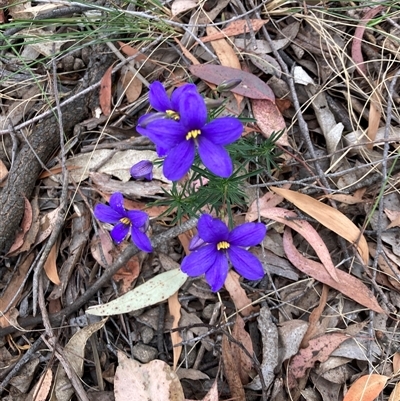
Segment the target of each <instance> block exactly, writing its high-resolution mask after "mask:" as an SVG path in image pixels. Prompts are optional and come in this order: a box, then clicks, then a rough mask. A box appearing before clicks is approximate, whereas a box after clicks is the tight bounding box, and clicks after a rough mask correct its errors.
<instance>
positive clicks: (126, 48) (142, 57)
mask: <svg viewBox="0 0 400 401" xmlns="http://www.w3.org/2000/svg"><path fill="white" fill-rule="evenodd" d="M118 44H119V45H120V46H121V49H120V50H121V52H122V53H124V54H126V55H127V56H128V57H132V56H134V55H136V54H137V56H136V58H135V60H137V61H145V60H146V59H147V57H146V56H145V55H144V54H142V53H140V52H139V50H136V49H134V48H133V47H131V46H129V45H127V44H125V43H124V42H118Z"/></svg>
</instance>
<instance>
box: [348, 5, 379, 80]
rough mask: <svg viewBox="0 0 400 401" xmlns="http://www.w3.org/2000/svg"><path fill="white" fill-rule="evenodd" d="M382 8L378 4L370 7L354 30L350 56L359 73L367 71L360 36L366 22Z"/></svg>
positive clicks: (362, 33) (362, 34)
mask: <svg viewBox="0 0 400 401" xmlns="http://www.w3.org/2000/svg"><path fill="white" fill-rule="evenodd" d="M383 8H384V7H383V6H378V7H375V8H371V9H370V10H369V11H367V12H366V13H365V15H364V17H363V18H362V19H361V22H360V24H359V25H358V27H357V28H356V30H355V32H354V36H353V43H352V45H351V57H352V59H353V61H354V63H355V64H356V66H357V68H358V71H359V72H360V73H361V74H365V73H366V72H367V69H366V67H365V64H364V57H363V55H362V51H361V43H362V38H363V36H364V31H365V26H366V24H367V22H368V21H369V20H370V19H371V18H373V17H374V16H375V15H376V14H378V13H379V12H381V11H382V10H383Z"/></svg>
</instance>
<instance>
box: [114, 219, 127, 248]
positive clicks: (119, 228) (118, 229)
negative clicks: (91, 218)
mask: <svg viewBox="0 0 400 401" xmlns="http://www.w3.org/2000/svg"><path fill="white" fill-rule="evenodd" d="M128 233H129V225H128V224H124V223H118V224H117V225H116V226H115V227H114V228H113V229H112V230H111V232H110V235H111V238H112V239H113V240H114V241H115V242H116V243H117V244H120V243H121V242H122V241H123V240H124V239H125V238H126V236H127V235H128Z"/></svg>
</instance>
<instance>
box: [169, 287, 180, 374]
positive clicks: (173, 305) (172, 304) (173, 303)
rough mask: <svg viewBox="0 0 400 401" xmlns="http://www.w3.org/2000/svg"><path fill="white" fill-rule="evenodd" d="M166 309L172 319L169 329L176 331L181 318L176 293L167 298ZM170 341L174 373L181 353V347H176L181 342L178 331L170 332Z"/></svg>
mask: <svg viewBox="0 0 400 401" xmlns="http://www.w3.org/2000/svg"><path fill="white" fill-rule="evenodd" d="M168 308H169V314H170V315H171V316H172V317H173V321H172V327H171V329H176V328H178V327H179V320H180V318H181V303H180V302H179V300H178V291H177V292H175V294H174V295H171V296H170V297H169V298H168ZM171 341H172V347H173V348H172V353H173V356H174V361H173V365H172V369H173V370H175V371H176V367H177V366H178V361H179V357H180V356H181V352H182V345H179V346H177V344H179V343H181V342H182V336H181V333H180V331H171Z"/></svg>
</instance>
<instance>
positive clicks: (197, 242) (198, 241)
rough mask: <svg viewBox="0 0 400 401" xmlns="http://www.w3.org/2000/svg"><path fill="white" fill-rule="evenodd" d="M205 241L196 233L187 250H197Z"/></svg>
mask: <svg viewBox="0 0 400 401" xmlns="http://www.w3.org/2000/svg"><path fill="white" fill-rule="evenodd" d="M204 244H205V242H204V241H203V240H202V239H201V238H200V236H199V235H198V234H196V235H195V236H194V237H193V238H192V239H191V240H190V243H189V251H191V252H193V251H197V250H198V249H199V248H200V247H202V246H203V245H204Z"/></svg>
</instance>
